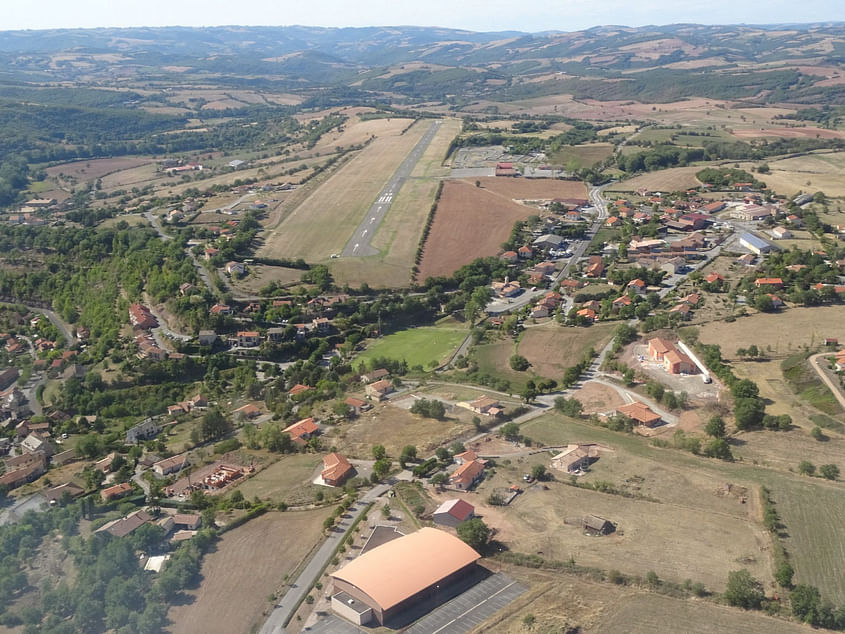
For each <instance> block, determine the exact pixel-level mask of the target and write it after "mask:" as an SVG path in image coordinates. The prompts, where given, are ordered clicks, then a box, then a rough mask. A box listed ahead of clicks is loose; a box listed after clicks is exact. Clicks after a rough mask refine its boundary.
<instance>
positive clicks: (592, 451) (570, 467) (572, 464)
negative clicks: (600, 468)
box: [552, 444, 599, 473]
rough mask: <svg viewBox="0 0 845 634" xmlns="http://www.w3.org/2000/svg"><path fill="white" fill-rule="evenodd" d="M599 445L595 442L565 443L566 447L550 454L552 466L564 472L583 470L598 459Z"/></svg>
mask: <svg viewBox="0 0 845 634" xmlns="http://www.w3.org/2000/svg"><path fill="white" fill-rule="evenodd" d="M598 457H599V447H598V445H596V444H588V445H577V444H573V445H567V446H566V449H564V450H563V451H561V452H560V453H559V454H556V455H554V456H552V468H553V469H557V470H559V471H563V472H565V473H575V472H576V471H583V470H584V469H586V468H587V467H589V466H590V465H591V464H592V463H593V462H595V461H596V460H598Z"/></svg>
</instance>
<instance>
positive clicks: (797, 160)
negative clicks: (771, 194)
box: [741, 152, 845, 196]
mask: <svg viewBox="0 0 845 634" xmlns="http://www.w3.org/2000/svg"><path fill="white" fill-rule="evenodd" d="M768 165H769V169H770V170H771V171H770V173H768V174H764V175H763V176H761V178H762V179H763V180H764V181H765V183H766V185H768V186H769V188H770V189H773V190H774V191H775V192H777V193H778V194H783V195H785V196H794V195H795V194H797V193H798V192H799V191H802V192H807V191H809V192H816V191H823V192H824V193H825V194H827V195H828V196H845V183H843V181H842V172H843V170H845V152H816V153H813V154H807V155H805V156H797V157H794V158H787V159H782V160H780V161H771V162H769V163H768ZM741 166H742V168H743V169H749V168H751V167H753V166H754V164H752V163H744V164H741Z"/></svg>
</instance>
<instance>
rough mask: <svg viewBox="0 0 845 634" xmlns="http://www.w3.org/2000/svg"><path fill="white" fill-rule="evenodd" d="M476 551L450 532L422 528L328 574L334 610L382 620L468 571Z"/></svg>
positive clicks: (358, 621) (352, 617) (355, 619)
mask: <svg viewBox="0 0 845 634" xmlns="http://www.w3.org/2000/svg"><path fill="white" fill-rule="evenodd" d="M480 557H481V556H480V555H479V554H478V553H477V552H475V551H474V550H473V549H472V548H470V547H469V546H467V545H466V544H465V543H464V542H462V541H461V540H460V539H458V538H457V537H455V536H454V535H450V534H449V533H446V532H444V531H440V530H437V529H436V528H429V527H426V528H422V529H420V530H419V531H417V532H416V533H411V534H410V535H404V536H402V537H399V538H397V539H393V540H391V541H389V542H387V543H386V544H382V545H381V546H378V547H376V548H373V549H372V550H370V551H368V552H366V553H364V554H362V555H359V556H358V557H357V558H356V559H353V560H352V561H351V562H350V563H348V564H347V565H346V566H344V567H343V568H341V569H340V570H338V571H336V572H334V573H333V574H332V581H333V584H334V590H335V594H334V595H333V596H332V609H333V610H334V612H335V613H337V614H339V615H340V616H343V617H344V618H347V619H349V620H351V621H352V622H353V623H356V624H358V625H363V624H364V623H369V622H370V621H373V620H375V621H376V623H378V624H379V625H383V624H384V623H385V622H386V621H388V620H389V619H391V617H394V616H396V615H397V614H398V613H400V612H401V611H403V610H405V609H406V608H409V607H411V606H412V605H413V604H415V603H419V602H420V601H423V600H426V599H430V598H432V597H434V596H436V595H437V594H439V593H441V592H443V589H444V588H445V587H446V586H449V585H451V584H452V583H455V582H456V581H458V580H460V579H463V578H465V577H467V576H469V575H470V574H471V573H472V572H474V570H475V566H476V562H477V561H478V560H479V559H480Z"/></svg>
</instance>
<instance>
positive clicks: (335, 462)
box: [320, 452, 355, 487]
mask: <svg viewBox="0 0 845 634" xmlns="http://www.w3.org/2000/svg"><path fill="white" fill-rule="evenodd" d="M354 474H355V467H353V466H352V465H351V464H349V461H348V460H347V459H346V457H345V456H343V455H342V454H339V453H335V452H333V453H330V454H329V455H328V456H326V457H325V458H323V470H322V472H321V473H320V476H321V477H322V478H323V482H325V483H326V484H327V485H329V486H333V487H336V486H340V485H341V484H343V483H344V482H345V481H346V480H348V479H349V478H351V477H352V476H353V475H354Z"/></svg>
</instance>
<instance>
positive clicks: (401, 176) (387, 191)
mask: <svg viewBox="0 0 845 634" xmlns="http://www.w3.org/2000/svg"><path fill="white" fill-rule="evenodd" d="M442 123H443V122H442V121H439V120H438V121H434V122H433V123H432V124H431V127H429V129H428V132H426V133H425V135H424V136H423V138H422V139H420V140H419V142H418V143H417V144H416V145H415V146H414V149H413V150H411V153H410V154H408V156H406V157H405V160H404V161H402V164H401V165H400V166H399V168H398V169H397V170H396V171H395V172H394V174H393V176H392V177H391V178H390V180H389V181H388V183H387V185H385V187H384V189H382V190H381V193H380V194H379V195H378V198H377V199H376V201H375V202H374V203H373V206H372V207H370V210H369V211H368V212H367V215H366V216H364V220H362V221H361V224H360V225H358V228H357V229H356V230H355V233H353V234H352V237H351V238H350V239H349V242H347V243H346V246H345V247H344V248H343V252H342V253H341V255H342V256H343V257H349V256H362V255H377V254H378V249H375V248H373V247H372V246H371V245H370V240H372V238H373V235H375V233H376V231H378V228H379V225H380V224H381V221H382V220H384V217H385V216H386V215H387V211H388V210H389V209H390V205H391V204H392V203H393V200H394V199H395V198H396V195H397V194H398V193H399V190H400V189H401V188H402V184H403V183H404V182H405V180H406V179H407V178H408V177H409V176H410V175H411V172H412V171H413V169H414V167H416V165H417V163H418V162H419V160H420V158H422V155H423V152H425V151H426V148H428V146H429V144H430V143H431V141H432V139H434V135H435V134H437V131H438V130H439V129H440V125H441V124H442Z"/></svg>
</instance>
